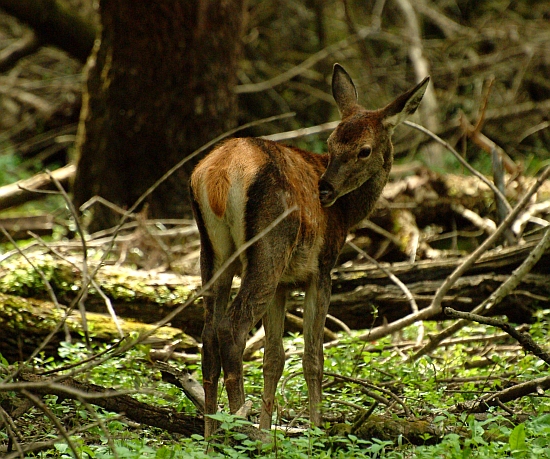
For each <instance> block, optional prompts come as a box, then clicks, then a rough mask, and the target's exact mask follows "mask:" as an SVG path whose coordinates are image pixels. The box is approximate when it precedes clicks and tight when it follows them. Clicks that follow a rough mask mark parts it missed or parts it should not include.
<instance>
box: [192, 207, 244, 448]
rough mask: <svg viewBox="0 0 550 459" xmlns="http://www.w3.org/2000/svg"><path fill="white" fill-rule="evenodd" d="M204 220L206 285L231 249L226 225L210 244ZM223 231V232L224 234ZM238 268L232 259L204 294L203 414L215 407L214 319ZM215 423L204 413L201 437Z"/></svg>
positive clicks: (223, 305)
mask: <svg viewBox="0 0 550 459" xmlns="http://www.w3.org/2000/svg"><path fill="white" fill-rule="evenodd" d="M195 216H196V218H197V220H199V219H200V220H201V221H202V215H201V213H200V210H199V209H198V207H195ZM205 228H206V227H205V225H204V221H202V224H200V225H199V230H200V237H201V260H200V264H201V278H202V284H203V286H204V285H206V284H207V283H208V282H210V280H211V279H212V277H213V276H214V274H216V271H217V270H218V269H220V267H221V266H222V264H223V262H224V261H225V260H227V259H228V258H229V256H230V255H231V253H232V252H233V251H234V244H233V243H232V242H231V239H230V233H229V230H228V229H225V230H224V227H223V226H221V225H219V226H218V227H217V228H216V229H217V233H218V235H223V236H225V237H224V238H223V240H224V241H225V242H226V243H225V244H218V245H217V246H216V249H214V248H213V246H212V243H211V240H210V237H209V235H208V232H207V231H206V229H205ZM224 233H225V234H224ZM237 270H238V262H236V263H233V264H232V265H231V266H229V267H228V268H227V269H226V270H225V271H223V272H222V273H221V274H220V276H219V277H218V279H217V280H216V281H215V282H214V283H213V284H212V286H211V287H210V289H209V290H208V291H207V292H205V294H204V298H203V299H204V310H205V314H204V328H203V331H202V359H201V360H202V375H203V388H204V398H205V409H204V414H205V415H208V414H215V413H216V412H217V411H218V381H219V378H220V373H221V355H220V342H219V340H218V336H217V333H216V330H217V327H218V323H219V322H220V320H221V319H222V318H223V317H224V315H225V311H226V309H227V304H228V302H229V295H230V293H231V283H232V281H233V277H234V275H235V274H236V272H237ZM217 427H218V423H217V422H216V421H214V420H213V419H211V418H209V417H208V416H205V428H204V435H205V438H207V437H209V436H211V435H212V434H213V433H214V432H215V431H216V429H217Z"/></svg>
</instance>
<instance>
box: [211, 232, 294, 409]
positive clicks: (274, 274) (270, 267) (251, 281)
mask: <svg viewBox="0 0 550 459" xmlns="http://www.w3.org/2000/svg"><path fill="white" fill-rule="evenodd" d="M273 233H276V231H274V232H273ZM270 236H271V237H270ZM276 239H277V238H276V236H272V233H268V234H267V235H266V236H264V237H263V238H262V239H260V240H259V241H258V242H257V243H256V244H254V245H253V246H252V247H250V248H249V249H248V250H247V251H246V253H245V256H244V258H245V262H244V263H243V275H242V280H241V288H240V289H239V293H238V294H237V296H236V297H235V299H234V300H233V303H232V304H231V305H230V306H229V308H228V309H227V312H226V315H225V317H224V318H223V319H222V320H221V321H220V323H219V326H218V341H219V343H220V345H221V346H220V350H221V359H222V366H223V372H224V379H225V387H226V389H227V396H228V399H229V409H230V411H231V413H235V412H236V411H237V410H238V409H239V408H240V407H241V406H242V405H243V404H244V401H245V397H244V382H243V351H244V346H245V344H246V338H247V336H248V332H249V331H250V329H251V328H252V327H253V326H254V324H256V323H257V322H258V321H259V320H260V319H261V318H262V317H263V316H264V314H265V313H266V310H267V308H268V306H269V305H270V304H271V303H272V302H273V298H274V296H275V293H276V291H277V286H278V283H279V280H280V277H281V275H282V272H283V270H284V267H285V263H286V261H287V259H288V254H289V253H290V249H289V248H286V247H285V246H284V245H281V242H282V241H277V240H276Z"/></svg>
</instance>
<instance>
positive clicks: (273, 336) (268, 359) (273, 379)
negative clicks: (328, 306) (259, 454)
mask: <svg viewBox="0 0 550 459" xmlns="http://www.w3.org/2000/svg"><path fill="white" fill-rule="evenodd" d="M286 294H287V289H286V288H285V287H282V286H279V288H278V289H277V292H276V293H275V296H274V298H273V301H272V303H271V304H270V305H269V307H268V308H267V311H266V313H265V315H264V318H263V325H264V329H265V346H264V362H263V368H264V393H263V396H262V410H261V414H260V429H270V428H271V415H272V413H273V403H274V400H275V391H276V390H277V384H278V383H279V379H281V375H282V374H283V368H284V366H285V351H284V348H283V331H284V322H285V303H286Z"/></svg>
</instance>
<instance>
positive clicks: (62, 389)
mask: <svg viewBox="0 0 550 459" xmlns="http://www.w3.org/2000/svg"><path fill="white" fill-rule="evenodd" d="M19 381H20V382H18V383H17V382H16V383H10V384H3V385H0V390H1V391H4V390H8V389H7V388H8V387H9V390H10V391H22V390H25V391H27V392H29V393H33V394H39V395H47V394H51V395H57V396H58V397H60V398H61V399H67V398H68V399H72V400H80V399H83V400H87V401H89V402H90V403H93V404H94V405H97V406H101V407H102V408H104V409H106V410H109V411H113V412H115V413H121V414H124V416H126V417H127V418H129V419H131V420H133V421H135V422H139V423H141V424H146V425H150V426H154V427H159V428H161V429H164V430H166V431H168V432H174V433H179V434H182V435H185V436H191V435H193V434H201V433H202V432H203V429H204V426H203V421H202V419H200V418H197V417H196V416H192V415H189V414H184V413H180V412H178V411H176V410H175V409H171V408H163V407H158V406H153V405H149V404H147V403H143V402H139V401H137V400H136V399H134V398H133V397H131V396H130V395H127V394H125V393H120V392H117V391H116V390H112V389H107V388H105V387H101V386H98V385H96V384H90V383H82V382H80V381H78V380H76V379H74V378H70V377H67V378H64V379H63V380H62V381H61V382H55V383H54V382H53V381H52V380H51V379H49V378H45V377H43V376H40V375H36V374H33V373H30V372H28V371H23V372H21V373H20V375H19Z"/></svg>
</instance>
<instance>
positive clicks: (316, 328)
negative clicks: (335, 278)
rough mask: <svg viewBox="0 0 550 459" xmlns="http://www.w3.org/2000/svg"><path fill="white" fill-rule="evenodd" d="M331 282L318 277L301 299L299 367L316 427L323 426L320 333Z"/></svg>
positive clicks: (327, 277)
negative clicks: (300, 366)
mask: <svg viewBox="0 0 550 459" xmlns="http://www.w3.org/2000/svg"><path fill="white" fill-rule="evenodd" d="M330 290H331V279H330V272H329V273H328V274H324V275H323V274H321V273H320V274H319V278H318V279H314V280H312V281H311V282H310V283H309V285H308V286H307V289H306V296H305V300H304V356H303V359H302V365H303V369H304V378H305V380H306V384H307V387H308V396H309V419H310V421H311V423H312V424H313V425H315V426H320V425H321V423H322V416H321V410H320V409H321V401H322V386H321V385H322V380H323V363H324V354H323V334H324V327H325V319H326V316H327V312H328V306H329V303H330Z"/></svg>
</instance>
